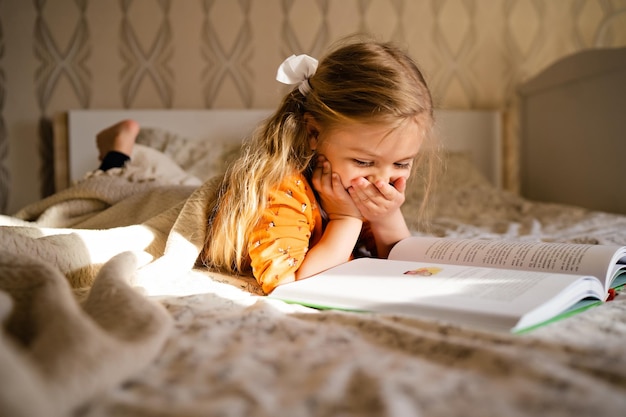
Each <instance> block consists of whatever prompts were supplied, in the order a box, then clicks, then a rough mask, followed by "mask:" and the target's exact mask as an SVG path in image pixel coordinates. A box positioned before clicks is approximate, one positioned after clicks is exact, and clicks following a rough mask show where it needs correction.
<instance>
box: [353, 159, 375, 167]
mask: <svg viewBox="0 0 626 417" xmlns="http://www.w3.org/2000/svg"><path fill="white" fill-rule="evenodd" d="M354 163H355V164H357V165H358V166H360V167H369V166H372V165H373V163H372V162H370V161H361V160H360V159H355V160H354Z"/></svg>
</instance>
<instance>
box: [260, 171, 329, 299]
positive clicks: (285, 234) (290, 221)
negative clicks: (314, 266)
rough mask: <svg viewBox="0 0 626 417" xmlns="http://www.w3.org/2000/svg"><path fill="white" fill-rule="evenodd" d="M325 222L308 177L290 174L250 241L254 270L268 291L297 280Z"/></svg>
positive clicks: (271, 198)
mask: <svg viewBox="0 0 626 417" xmlns="http://www.w3.org/2000/svg"><path fill="white" fill-rule="evenodd" d="M321 223H322V219H321V215H320V213H319V209H318V207H317V204H316V202H315V196H314V194H313V192H312V190H311V189H310V186H309V184H308V182H307V181H306V180H305V179H304V177H302V176H300V175H296V176H293V177H289V178H287V179H286V180H285V181H283V183H282V184H280V186H279V187H277V188H275V189H274V190H272V191H271V192H270V195H269V196H268V205H267V207H266V208H265V210H264V211H263V213H262V216H261V220H260V221H259V224H258V225H257V227H256V229H255V230H254V231H253V232H252V234H251V236H250V241H249V243H248V253H249V255H250V265H251V266H252V273H253V274H254V277H255V278H256V280H257V282H258V283H259V284H260V285H261V287H262V288H263V291H264V292H265V293H266V294H268V293H270V292H271V291H272V290H273V289H274V288H276V286H278V285H280V284H281V283H282V282H288V281H292V280H293V279H294V277H295V271H296V270H297V269H298V268H299V267H300V264H301V263H302V261H303V260H304V256H305V255H306V252H307V251H308V249H309V247H310V246H312V245H313V244H315V242H316V240H319V236H321V230H322V224H321Z"/></svg>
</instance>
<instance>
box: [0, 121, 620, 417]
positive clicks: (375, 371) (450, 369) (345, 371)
mask: <svg viewBox="0 0 626 417" xmlns="http://www.w3.org/2000/svg"><path fill="white" fill-rule="evenodd" d="M266 115H267V110H263V109H260V110H237V111H235V110H233V111H229V110H223V111H222V110H220V111H218V110H201V111H196V110H193V111H187V110H141V111H139V110H133V111H124V110H106V111H97V110H81V111H71V112H68V113H67V114H64V115H62V117H59V119H58V120H57V122H58V123H57V124H56V127H55V132H56V137H55V147H56V155H57V158H56V161H57V162H56V168H57V169H56V171H55V172H56V177H55V181H56V184H57V187H58V189H59V190H63V191H60V194H63V193H66V194H63V195H67V193H68V192H71V191H68V190H74V189H76V186H74V187H69V188H68V186H69V185H70V184H72V183H73V182H74V181H77V180H80V179H81V178H83V177H84V175H85V173H86V172H88V171H89V169H91V167H93V166H94V165H95V164H96V159H95V156H96V154H95V149H94V146H93V135H94V133H95V132H97V131H98V130H99V129H100V128H102V126H105V125H107V124H109V123H110V122H113V121H116V120H119V119H121V118H125V117H131V118H135V119H137V120H138V121H140V122H141V123H142V126H143V129H142V132H141V133H140V137H139V139H138V143H139V144H140V146H139V149H140V150H141V152H146V153H148V154H149V155H151V156H152V157H154V158H157V159H158V161H159V163H161V162H162V164H161V165H159V164H152V165H150V164H148V165H147V166H146V167H144V169H143V170H142V171H137V172H131V173H129V174H128V175H127V176H126V177H125V180H128V179H132V181H131V182H132V183H133V184H143V186H148V187H149V186H151V184H155V183H159V182H160V181H164V182H168V181H169V182H170V183H173V184H174V185H176V186H177V187H178V188H184V187H189V189H192V188H194V187H195V188H197V187H199V184H204V182H203V181H204V180H206V179H208V178H210V177H211V176H213V175H214V174H217V173H219V172H220V171H221V170H223V169H224V167H225V166H226V165H227V163H228V161H229V160H230V158H232V157H234V155H235V154H236V153H237V149H238V144H239V141H240V140H241V138H242V136H245V135H246V134H247V133H248V132H249V130H250V129H251V128H252V126H254V124H255V123H256V122H257V121H258V120H260V119H262V118H263V117H265V116H266ZM208 120H210V123H209V122H207V121H208ZM437 120H438V127H437V132H438V134H439V135H441V137H442V140H443V142H444V143H445V145H446V152H445V161H446V166H447V169H446V172H445V174H444V176H443V177H442V179H441V181H440V183H439V187H438V189H437V194H436V195H435V198H434V201H433V205H434V206H433V210H432V212H433V217H432V219H431V221H430V228H429V229H428V230H425V229H422V228H419V225H418V223H417V222H416V221H415V219H414V218H413V217H412V215H411V213H412V212H413V209H414V208H415V206H416V205H417V204H418V203H419V200H420V198H421V194H420V192H419V191H417V188H416V189H415V190H413V189H412V190H411V191H409V192H408V193H407V202H406V204H405V206H406V210H407V211H406V215H407V220H408V223H409V225H410V227H411V228H412V231H413V233H414V234H416V235H419V234H428V235H436V236H451V237H472V238H485V239H500V238H508V239H519V240H533V241H535V240H545V241H562V242H584V243H596V244H620V245H626V216H625V215H620V214H612V213H608V212H603V211H594V210H591V209H588V208H583V207H580V206H573V205H565V204H563V203H554V202H539V201H536V200H530V199H528V198H524V197H520V196H518V195H515V194H513V193H510V192H507V191H505V190H503V189H502V187H501V178H502V175H503V169H504V167H503V164H502V162H501V161H502V158H501V154H502V150H501V141H502V138H501V131H502V123H501V120H502V114H501V112H499V111H452V110H438V112H437ZM521 120H523V118H521ZM233 122H234V123H233ZM207 126H211V127H212V128H213V130H212V131H206V130H205V128H206V127H207ZM199 128H202V129H201V130H198V129H199ZM613 134H614V135H615V136H614V137H613V138H612V140H615V141H618V140H621V138H622V136H621V135H622V133H621V132H613ZM607 135H610V133H608V132H607ZM525 139H528V138H525ZM566 139H567V138H556V137H555V138H554V140H562V141H565V140H566ZM604 139H605V140H607V141H608V140H611V139H610V138H609V137H605V138H604ZM529 140H532V139H529ZM207 143H209V144H210V145H207ZM85 160H87V161H88V163H87V164H84V165H83V163H84V161H85ZM165 165H167V167H169V168H171V170H170V171H167V173H166V174H165V175H161V174H160V171H159V170H160V169H163V167H164V166H165ZM131 177H132V178H131ZM87 178H88V179H91V180H94V181H97V180H98V175H93V174H89V175H88V177H87ZM128 182H129V181H127V183H128ZM79 184H80V182H79ZM124 184H126V183H122V182H119V183H118V186H117V188H116V189H115V192H121V191H120V190H121V189H123V188H124V187H126V186H127V185H128V184H126V185H124ZM138 190H139V188H135V189H131V190H130V191H128V197H131V198H134V197H133V195H135V194H136V193H137V192H138ZM109 191H110V190H109ZM190 192H191V191H190ZM192 195H194V194H192ZM118 197H119V196H118ZM53 198H54V197H53ZM111 198H112V197H111ZM48 202H49V200H48ZM109 202H110V201H109ZM52 203H53V204H52V205H53V206H55V207H59V206H62V208H63V210H61V213H62V215H64V216H70V217H71V219H72V221H74V222H75V223H74V224H85V223H84V222H85V219H84V217H81V216H80V215H77V212H80V213H79V214H85V213H87V214H93V213H92V212H94V211H99V210H102V209H103V207H106V206H107V204H108V203H107V201H104V200H102V201H99V200H98V196H97V195H93V194H90V195H88V196H84V195H83V196H82V203H81V206H80V207H71V209H68V207H67V205H64V204H65V201H61V200H54V201H53V202H52ZM172 204H174V203H172ZM35 206H36V207H35V208H31V209H30V211H28V213H30V214H32V213H39V214H41V213H44V212H45V213H47V215H46V216H43V217H46V218H45V219H44V220H45V221H43V223H45V224H42V223H37V222H38V221H39V220H38V219H28V218H27V217H28V216H25V215H24V213H23V212H22V216H19V217H12V218H7V217H3V218H2V222H3V224H5V225H6V226H5V227H3V232H2V234H0V240H1V241H2V248H3V250H2V251H0V260H1V262H0V268H2V269H1V273H0V276H1V277H2V281H1V282H2V284H3V292H0V317H3V318H4V320H5V323H6V325H5V328H6V331H5V334H4V335H3V338H2V339H0V381H2V387H3V389H2V393H0V411H1V412H0V414H2V415H43V414H45V415H47V416H54V415H68V414H69V415H77V416H85V417H92V416H105V415H106V416H177V417H185V416H200V415H202V416H283V415H284V416H290V417H292V416H293V417H295V416H326V415H328V416H331V415H332V416H339V415H341V416H402V417H404V416H412V415H428V416H451V415H463V416H481V417H483V416H496V415H497V416H502V415H506V416H537V415H544V416H569V415H579V416H599V415H602V416H618V415H620V416H621V415H623V414H624V410H626V395H625V394H626V359H625V356H624V354H623V344H624V340H626V300H624V299H622V298H621V297H620V296H618V297H617V298H616V299H615V300H614V301H612V302H610V303H606V304H604V305H602V306H600V307H597V308H593V309H590V310H587V311H586V312H584V313H581V314H578V315H576V316H573V317H570V318H568V319H566V320H562V321H558V322H555V323H552V324H550V325H548V326H544V327H542V328H539V329H537V330H534V331H533V332H530V333H527V334H523V335H512V334H508V333H496V332H489V331H484V330H479V329H475V328H468V327H464V326H460V325H458V324H455V323H447V322H443V321H435V320H430V319H428V320H427V319H419V318H408V317H402V316H390V315H377V314H365V313H351V312H341V311H319V310H315V309H310V308H307V307H303V306H297V305H291V304H286V303H283V302H281V301H279V300H273V299H269V298H267V297H265V296H264V295H263V294H262V293H261V292H260V290H259V288H258V285H256V283H255V281H254V280H253V279H251V278H250V277H238V276H227V275H224V274H220V273H216V272H212V271H207V270H205V269H203V268H197V267H196V268H194V269H193V270H191V271H184V272H180V271H177V270H176V268H173V269H168V268H167V267H165V268H163V270H160V271H155V270H152V273H153V274H154V276H145V275H142V276H140V277H139V278H137V274H136V273H135V271H137V266H138V262H141V260H138V259H137V258H136V257H134V256H129V255H128V254H127V253H125V254H122V255H118V256H115V257H113V259H111V260H109V261H107V262H105V263H104V264H103V265H97V269H98V272H97V274H98V275H97V278H96V280H95V281H93V282H90V283H89V284H88V285H86V286H85V287H84V288H78V289H75V290H72V289H71V288H70V287H69V285H68V283H67V279H66V276H70V275H72V274H80V273H82V272H84V271H83V270H82V269H85V268H86V269H89V268H90V267H91V264H97V263H98V260H97V258H95V257H94V258H90V259H88V261H89V262H90V265H89V266H88V267H85V266H84V265H83V264H81V263H80V262H79V261H77V260H76V259H74V258H76V257H80V256H81V255H82V252H80V250H77V251H76V252H75V253H72V254H71V255H72V256H74V257H73V258H72V259H69V258H70V256H66V257H62V256H61V255H60V254H58V253H56V255H58V257H57V258H55V259H56V263H57V265H56V266H55V265H54V262H51V261H48V259H49V254H48V253H46V251H48V250H52V251H53V252H54V250H55V249H56V251H57V252H58V251H59V249H58V248H60V247H62V244H63V242H65V241H68V240H72V239H74V240H75V237H76V236H77V235H75V234H73V233H72V231H73V228H72V227H65V226H67V224H64V227H63V228H62V229H54V228H52V229H51V228H49V227H47V226H50V225H51V223H50V222H54V221H58V220H59V217H58V216H57V217H54V215H55V213H52V214H51V213H49V212H46V210H41V204H37V203H36V204H35ZM148 206H149V205H143V206H142V207H143V208H142V209H146V208H147V207H148ZM47 207H50V204H48V205H47ZM165 211H167V210H165ZM122 214H124V215H138V214H137V213H134V212H133V213H128V211H127V210H126V209H123V210H119V211H117V212H116V215H117V216H119V215H122ZM152 214H154V213H152ZM56 215H58V212H57V213H56ZM87 217H90V216H87ZM77 218H78V220H77ZM86 221H87V222H89V221H90V220H86ZM46 222H49V223H46ZM81 222H82V223H81ZM128 223H129V224H128V225H127V226H124V225H122V226H120V227H119V228H118V229H115V230H117V231H115V233H118V232H119V233H120V235H119V237H120V238H124V239H125V238H127V237H131V235H130V234H129V233H131V232H132V233H136V234H137V235H138V238H143V235H142V233H143V231H142V229H137V228H135V226H134V225H132V223H133V222H132V221H129V222H128ZM89 224H90V225H91V226H92V227H93V228H95V229H97V227H96V226H97V225H98V222H95V223H89ZM70 226H71V225H70ZM155 227H156V226H155ZM99 232H100V230H94V231H93V234H85V235H84V236H85V238H87V239H89V238H93V239H94V240H98V239H99V235H98V233H99ZM133 237H135V236H133ZM170 237H171V236H170ZM168 242H169V243H172V244H171V246H172V247H174V249H172V248H171V247H170V249H172V250H174V254H175V255H177V254H180V255H181V258H178V259H182V256H183V254H182V252H180V253H179V252H175V248H176V247H177V246H176V244H177V243H178V244H180V242H177V241H172V242H170V241H168ZM118 244H119V245H120V246H123V245H124V244H125V241H124V240H123V239H118ZM11 245H13V246H11ZM11 248H14V249H12V250H11ZM15 248H17V249H15ZM51 248H52V249H51ZM106 249H107V248H106V247H104V248H103V250H106ZM116 249H119V248H116ZM25 254H27V255H29V256H24V255H25ZM33 255H34V256H33ZM65 255H67V254H65ZM170 255H171V254H170ZM170 258H171V256H170ZM103 259H108V258H107V257H106V256H104V258H103ZM63 262H66V264H65V263H63ZM146 262H147V261H146ZM180 262H183V261H182V260H181V261H180ZM75 265H82V266H81V267H80V268H76V267H75ZM148 265H150V264H148ZM166 265H167V264H166ZM170 266H171V265H170ZM76 269H81V270H80V271H76ZM164 271H165V272H164ZM87 272H89V271H87ZM139 275H141V274H139ZM72 276H73V275H72ZM26 278H28V279H26ZM136 278H137V279H138V280H135V279H136ZM128 282H132V283H137V282H139V283H140V285H137V286H135V287H134V288H133V287H130V286H129V285H128ZM8 294H10V296H8Z"/></svg>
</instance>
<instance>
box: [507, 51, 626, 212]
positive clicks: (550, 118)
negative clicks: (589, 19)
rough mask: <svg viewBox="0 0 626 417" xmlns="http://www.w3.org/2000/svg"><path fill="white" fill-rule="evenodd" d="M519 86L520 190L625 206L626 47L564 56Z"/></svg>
mask: <svg viewBox="0 0 626 417" xmlns="http://www.w3.org/2000/svg"><path fill="white" fill-rule="evenodd" d="M519 92H520V96H521V113H520V117H521V118H520V124H521V132H520V134H521V136H520V143H521V149H520V154H521V161H520V183H521V192H522V195H523V196H524V197H527V198H529V199H533V200H539V201H551V202H557V203H566V204H573V205H577V206H582V207H587V208H590V209H594V210H601V211H609V212H616V213H626V193H625V192H624V191H626V186H625V185H624V181H625V180H626V48H618V49H594V50H588V51H584V52H580V53H577V54H574V55H571V56H568V57H566V58H564V59H563V60H561V61H559V62H557V63H555V64H554V65H552V66H551V67H549V68H547V69H546V70H545V71H543V72H542V73H540V74H539V75H537V76H536V77H534V78H533V79H531V80H530V81H528V82H527V83H525V84H524V85H523V86H521V88H520V90H519Z"/></svg>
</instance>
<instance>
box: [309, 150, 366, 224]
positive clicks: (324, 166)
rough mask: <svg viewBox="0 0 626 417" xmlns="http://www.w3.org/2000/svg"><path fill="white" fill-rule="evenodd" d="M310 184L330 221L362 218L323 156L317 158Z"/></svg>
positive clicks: (339, 179)
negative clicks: (344, 218)
mask: <svg viewBox="0 0 626 417" xmlns="http://www.w3.org/2000/svg"><path fill="white" fill-rule="evenodd" d="M311 182H312V183H313V188H315V191H317V193H318V194H319V197H320V200H321V205H322V208H323V209H324V211H325V212H326V213H327V214H328V218H329V219H330V220H336V219H339V218H343V217H355V218H358V219H361V218H362V216H361V213H360V212H359V209H358V208H357V206H356V204H355V202H354V199H353V198H352V197H351V196H350V194H349V193H348V191H346V189H345V188H343V184H342V183H341V178H339V175H338V174H337V173H334V172H332V169H331V166H330V162H328V160H327V159H326V157H324V156H323V155H320V156H319V157H318V160H317V165H316V167H315V170H314V171H313V176H312V178H311Z"/></svg>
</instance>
